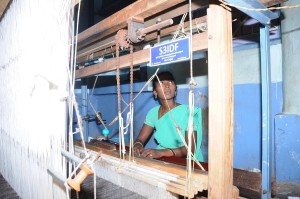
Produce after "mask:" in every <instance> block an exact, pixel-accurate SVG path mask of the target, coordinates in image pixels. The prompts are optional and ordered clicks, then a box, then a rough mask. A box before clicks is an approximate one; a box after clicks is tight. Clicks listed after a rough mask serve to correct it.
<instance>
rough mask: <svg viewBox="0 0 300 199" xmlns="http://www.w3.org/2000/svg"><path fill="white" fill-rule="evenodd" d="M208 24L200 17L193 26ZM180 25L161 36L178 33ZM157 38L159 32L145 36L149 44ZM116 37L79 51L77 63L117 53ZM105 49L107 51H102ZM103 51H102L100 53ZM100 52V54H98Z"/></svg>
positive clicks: (187, 24) (164, 31)
mask: <svg viewBox="0 0 300 199" xmlns="http://www.w3.org/2000/svg"><path fill="white" fill-rule="evenodd" d="M203 22H206V16H203V17H198V18H196V19H193V21H192V24H193V26H196V24H197V23H203ZM177 27H178V25H175V26H171V27H168V28H165V29H162V30H161V31H160V36H161V37H163V36H166V35H169V34H171V33H173V32H175V31H176V29H177ZM188 27H189V22H185V23H184V28H188ZM156 38H157V32H154V33H151V34H148V35H146V36H145V40H144V42H149V41H152V40H154V39H156ZM114 39H115V38H114V37H109V38H106V39H105V40H102V41H100V42H97V43H96V44H93V45H91V46H89V47H87V48H84V49H82V50H79V51H78V53H77V63H81V62H83V61H87V60H90V58H92V59H94V58H95V57H101V56H103V55H104V54H109V53H113V52H115V47H113V46H114V45H115V42H114ZM108 45H111V48H107V46H108ZM102 49H105V50H102ZM100 50H102V51H100ZM97 51H100V52H97ZM90 56H91V57H90Z"/></svg>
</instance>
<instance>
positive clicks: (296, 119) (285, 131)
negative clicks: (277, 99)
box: [275, 114, 300, 183]
mask: <svg viewBox="0 0 300 199" xmlns="http://www.w3.org/2000/svg"><path fill="white" fill-rule="evenodd" d="M275 146H276V148H275V160H276V161H275V165H276V167H275V168H276V181H277V182H297V183H300V115H295V114H279V115H276V116H275Z"/></svg>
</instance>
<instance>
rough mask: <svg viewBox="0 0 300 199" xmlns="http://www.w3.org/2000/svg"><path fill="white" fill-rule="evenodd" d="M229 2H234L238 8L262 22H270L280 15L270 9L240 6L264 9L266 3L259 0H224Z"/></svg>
mask: <svg viewBox="0 0 300 199" xmlns="http://www.w3.org/2000/svg"><path fill="white" fill-rule="evenodd" d="M224 1H226V2H227V3H230V4H233V5H235V6H236V8H237V9H239V10H240V11H242V12H244V13H245V14H247V15H248V16H250V17H252V18H253V19H256V20H257V21H259V22H260V23H262V24H270V23H271V20H273V19H276V18H278V17H279V15H278V14H276V13H274V12H272V11H270V10H257V11H255V10H247V9H243V8H240V7H245V8H249V9H263V8H266V7H265V6H264V4H262V3H261V2H260V1H259V0H251V1H250V0H224Z"/></svg>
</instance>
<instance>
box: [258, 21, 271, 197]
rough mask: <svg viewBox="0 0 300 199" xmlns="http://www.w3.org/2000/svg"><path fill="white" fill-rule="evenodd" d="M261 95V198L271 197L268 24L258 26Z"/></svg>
mask: <svg viewBox="0 0 300 199" xmlns="http://www.w3.org/2000/svg"><path fill="white" fill-rule="evenodd" d="M260 49H261V50H260V52H261V54H260V58H261V69H260V70H261V95H262V96H261V97H262V102H261V103H262V115H261V117H262V118H261V120H262V161H261V164H262V165H261V167H262V197H261V198H262V199H267V198H271V176H272V169H271V168H272V160H271V155H272V150H271V144H272V136H271V135H272V134H271V130H272V127H271V113H272V112H271V104H272V103H271V63H270V36H269V26H264V27H261V28H260Z"/></svg>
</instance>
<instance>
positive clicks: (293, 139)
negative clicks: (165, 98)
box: [77, 40, 300, 182]
mask: <svg viewBox="0 0 300 199" xmlns="http://www.w3.org/2000/svg"><path fill="white" fill-rule="evenodd" d="M271 44H272V46H271V75H272V96H271V103H272V138H271V139H272V143H273V145H272V148H273V150H272V154H271V156H272V158H273V160H272V162H274V163H275V164H274V165H273V166H275V171H274V172H275V174H276V179H277V181H278V182H299V181H300V175H299V173H300V168H299V162H300V160H299V156H300V155H299V154H300V152H299V148H300V144H299V140H300V139H299V135H300V131H299V129H300V127H299V125H300V122H299V117H300V116H299V114H298V113H297V111H296V113H295V114H288V115H287V114H285V113H284V112H283V104H284V100H283V99H284V94H283V93H284V89H283V85H284V83H283V80H282V77H283V72H282V71H283V70H284V69H283V68H284V66H283V64H282V63H283V61H282V54H283V53H282V51H283V50H282V44H281V41H280V40H276V41H273V42H271ZM204 57H205V56H204ZM200 58H201V56H200ZM202 58H203V57H202ZM201 60H202V61H198V62H197V61H196V62H195V67H194V68H195V78H196V79H197V81H198V86H197V87H196V90H195V103H196V106H199V107H201V108H202V110H203V127H204V129H203V131H204V134H203V135H204V138H203V143H202V149H203V151H204V155H205V158H207V153H208V151H207V143H208V142H207V137H208V129H207V126H208V125H207V123H208V121H207V114H208V107H209V105H208V100H207V99H208V97H207V96H208V90H207V63H205V59H201ZM163 69H166V70H170V71H171V72H173V74H174V75H175V77H176V78H178V79H180V81H179V84H178V95H177V101H178V102H179V103H187V102H188V91H189V89H188V82H189V80H188V76H189V72H188V71H189V67H188V66H187V65H184V64H175V67H173V66H172V67H170V66H166V67H165V68H163ZM147 70H148V77H149V76H150V75H151V74H153V73H154V71H155V68H154V69H152V68H148V69H147ZM296 74H297V73H296ZM291 75H292V74H291ZM100 78H101V77H100ZM298 79H299V78H298ZM144 83H145V82H142V83H135V84H134V95H136V94H137V93H138V92H139V91H140V89H141V88H142V86H143V85H144ZM284 88H285V89H288V88H289V87H288V86H287V84H285V86H284ZM121 90H122V97H123V98H124V100H125V101H127V102H128V101H129V85H128V84H123V85H122V86H121ZM78 92H80V91H78ZM89 92H91V91H89ZM77 97H78V101H79V103H80V100H81V95H80V93H78V94H77ZM89 98H90V100H91V101H92V103H93V105H94V106H95V108H96V110H98V111H100V112H101V113H102V117H103V118H104V119H105V120H106V121H107V122H106V123H107V124H108V123H110V122H111V121H112V120H113V119H114V118H115V117H116V116H117V112H118V110H117V94H116V86H106V87H101V88H96V89H95V90H94V92H93V95H91V94H89ZM297 99H298V98H297ZM134 105H135V111H134V114H135V115H134V133H135V137H136V136H137V134H138V132H139V130H140V128H141V126H142V124H143V121H144V118H145V116H146V113H147V112H148V110H149V109H151V108H152V107H153V106H155V105H157V101H155V100H154V99H153V95H152V91H151V88H150V87H147V88H146V90H145V91H144V92H143V93H142V94H141V95H140V96H139V97H138V98H137V100H136V101H135V103H134ZM295 106H296V107H298V105H295ZM122 107H123V108H124V107H125V104H124V103H123V104H122ZM289 107H290V108H289V110H290V111H291V110H293V109H292V106H289ZM81 108H82V107H81ZM88 114H90V115H93V114H94V113H93V111H92V109H91V108H90V107H88ZM123 117H125V115H123ZM261 125H262V124H261V88H260V58H259V47H258V46H257V45H252V46H251V45H250V46H246V47H245V46H242V47H238V48H235V49H234V167H235V168H242V169H247V170H261ZM102 129H103V127H102V126H97V125H96V123H95V122H90V123H89V125H88V133H89V136H91V137H96V136H99V135H101V131H102ZM109 130H110V132H111V134H110V136H113V139H114V140H117V139H118V122H116V123H114V124H113V125H112V126H110V127H109ZM77 138H78V136H77ZM154 146H155V143H154V141H153V140H152V139H151V140H150V141H149V143H148V144H147V147H154ZM272 168H273V167H272Z"/></svg>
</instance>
